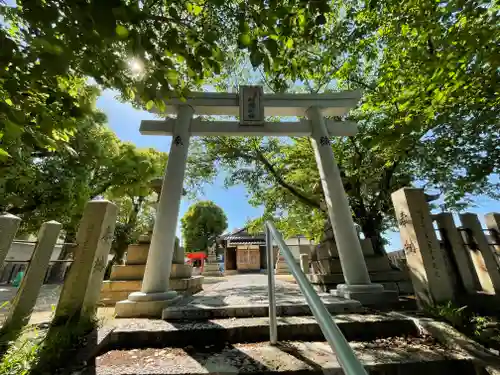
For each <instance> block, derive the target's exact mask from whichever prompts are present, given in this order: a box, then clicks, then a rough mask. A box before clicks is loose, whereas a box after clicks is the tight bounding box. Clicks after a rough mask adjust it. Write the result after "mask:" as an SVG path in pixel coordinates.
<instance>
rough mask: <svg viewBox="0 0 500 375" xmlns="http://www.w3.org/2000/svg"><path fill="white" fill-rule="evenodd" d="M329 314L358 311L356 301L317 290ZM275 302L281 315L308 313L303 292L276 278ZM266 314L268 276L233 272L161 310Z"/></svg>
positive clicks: (202, 315) (184, 314)
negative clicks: (232, 274)
mask: <svg viewBox="0 0 500 375" xmlns="http://www.w3.org/2000/svg"><path fill="white" fill-rule="evenodd" d="M319 294H320V297H321V298H322V300H323V302H324V303H325V305H326V307H327V308H328V310H329V311H330V312H331V313H343V312H359V311H362V310H363V307H362V306H361V304H360V303H359V302H358V301H354V300H347V299H344V298H338V297H334V296H332V295H330V294H327V293H319ZM276 304H277V313H278V315H280V316H290V315H310V314H311V312H310V309H309V306H308V305H307V303H306V301H305V298H304V296H303V295H302V292H301V291H300V289H299V287H298V286H297V285H296V284H292V283H288V282H285V281H281V280H279V279H276ZM267 315H268V290H267V276H266V275H262V274H251V275H250V274H248V275H235V276H231V277H228V278H227V280H224V281H223V282H221V283H218V284H217V285H215V286H214V287H213V288H211V289H210V290H207V291H202V292H200V293H198V294H196V295H194V296H191V297H187V298H183V299H182V300H180V301H179V302H177V303H176V304H173V305H170V306H169V307H167V308H166V309H165V310H164V311H163V314H162V316H163V319H167V320H174V319H176V320H179V319H213V318H228V317H252V316H255V317H258V316H267Z"/></svg>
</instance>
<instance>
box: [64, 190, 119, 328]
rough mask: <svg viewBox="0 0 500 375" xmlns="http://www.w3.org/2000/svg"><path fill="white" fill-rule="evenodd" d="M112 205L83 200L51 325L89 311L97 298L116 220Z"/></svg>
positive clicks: (114, 208)
mask: <svg viewBox="0 0 500 375" xmlns="http://www.w3.org/2000/svg"><path fill="white" fill-rule="evenodd" d="M116 214H117V208H116V206H115V205H114V204H113V203H111V202H109V201H107V200H95V201H89V202H87V205H86V206H85V210H84V212H83V217H82V220H81V221H80V225H79V226H78V232H77V234H76V249H75V251H74V254H75V255H74V260H73V264H72V265H71V268H70V269H69V271H68V274H67V275H66V279H65V281H64V285H63V288H62V291H61V296H60V297H59V303H58V304H57V309H56V314H55V317H54V324H56V325H57V324H60V323H65V322H66V321H68V320H70V319H79V318H80V317H81V316H82V314H92V313H93V311H94V309H95V304H96V303H97V301H98V299H99V293H100V291H101V283H102V279H103V275H104V271H105V269H106V265H107V262H108V254H109V249H110V248H111V242H112V240H113V233H114V230H115V223H116Z"/></svg>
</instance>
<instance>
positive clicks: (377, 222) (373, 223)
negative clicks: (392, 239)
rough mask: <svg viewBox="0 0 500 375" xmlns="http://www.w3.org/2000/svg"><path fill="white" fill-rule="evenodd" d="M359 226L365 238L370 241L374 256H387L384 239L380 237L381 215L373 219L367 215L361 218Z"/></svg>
mask: <svg viewBox="0 0 500 375" xmlns="http://www.w3.org/2000/svg"><path fill="white" fill-rule="evenodd" d="M360 226H361V231H362V232H363V234H364V235H365V238H369V239H371V241H372V245H373V251H374V253H375V255H383V256H385V255H387V253H386V252H385V249H384V238H383V237H382V230H381V227H382V217H381V215H375V217H373V216H371V215H368V216H366V217H364V218H362V220H361V222H360Z"/></svg>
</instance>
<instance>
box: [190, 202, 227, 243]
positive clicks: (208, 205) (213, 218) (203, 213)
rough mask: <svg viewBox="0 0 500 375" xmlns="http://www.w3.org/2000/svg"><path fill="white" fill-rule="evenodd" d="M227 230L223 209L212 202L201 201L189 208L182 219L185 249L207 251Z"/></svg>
mask: <svg viewBox="0 0 500 375" xmlns="http://www.w3.org/2000/svg"><path fill="white" fill-rule="evenodd" d="M226 228H227V217H226V214H225V213H224V211H223V210H222V208H220V207H219V206H217V205H216V204H215V203H214V202H212V201H200V202H197V203H195V204H193V205H191V206H190V207H189V209H188V210H187V212H186V213H185V214H184V216H183V217H182V219H181V230H182V238H183V240H184V248H185V249H186V250H188V251H193V250H200V251H205V250H207V249H208V247H209V246H211V245H212V244H213V243H214V242H215V238H216V237H217V236H219V235H221V234H222V232H224V230H226Z"/></svg>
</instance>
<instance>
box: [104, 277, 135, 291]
mask: <svg viewBox="0 0 500 375" xmlns="http://www.w3.org/2000/svg"><path fill="white" fill-rule="evenodd" d="M141 285H142V280H104V281H103V282H102V287H101V292H107V291H117V292H118V291H129V292H135V291H137V290H141Z"/></svg>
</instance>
